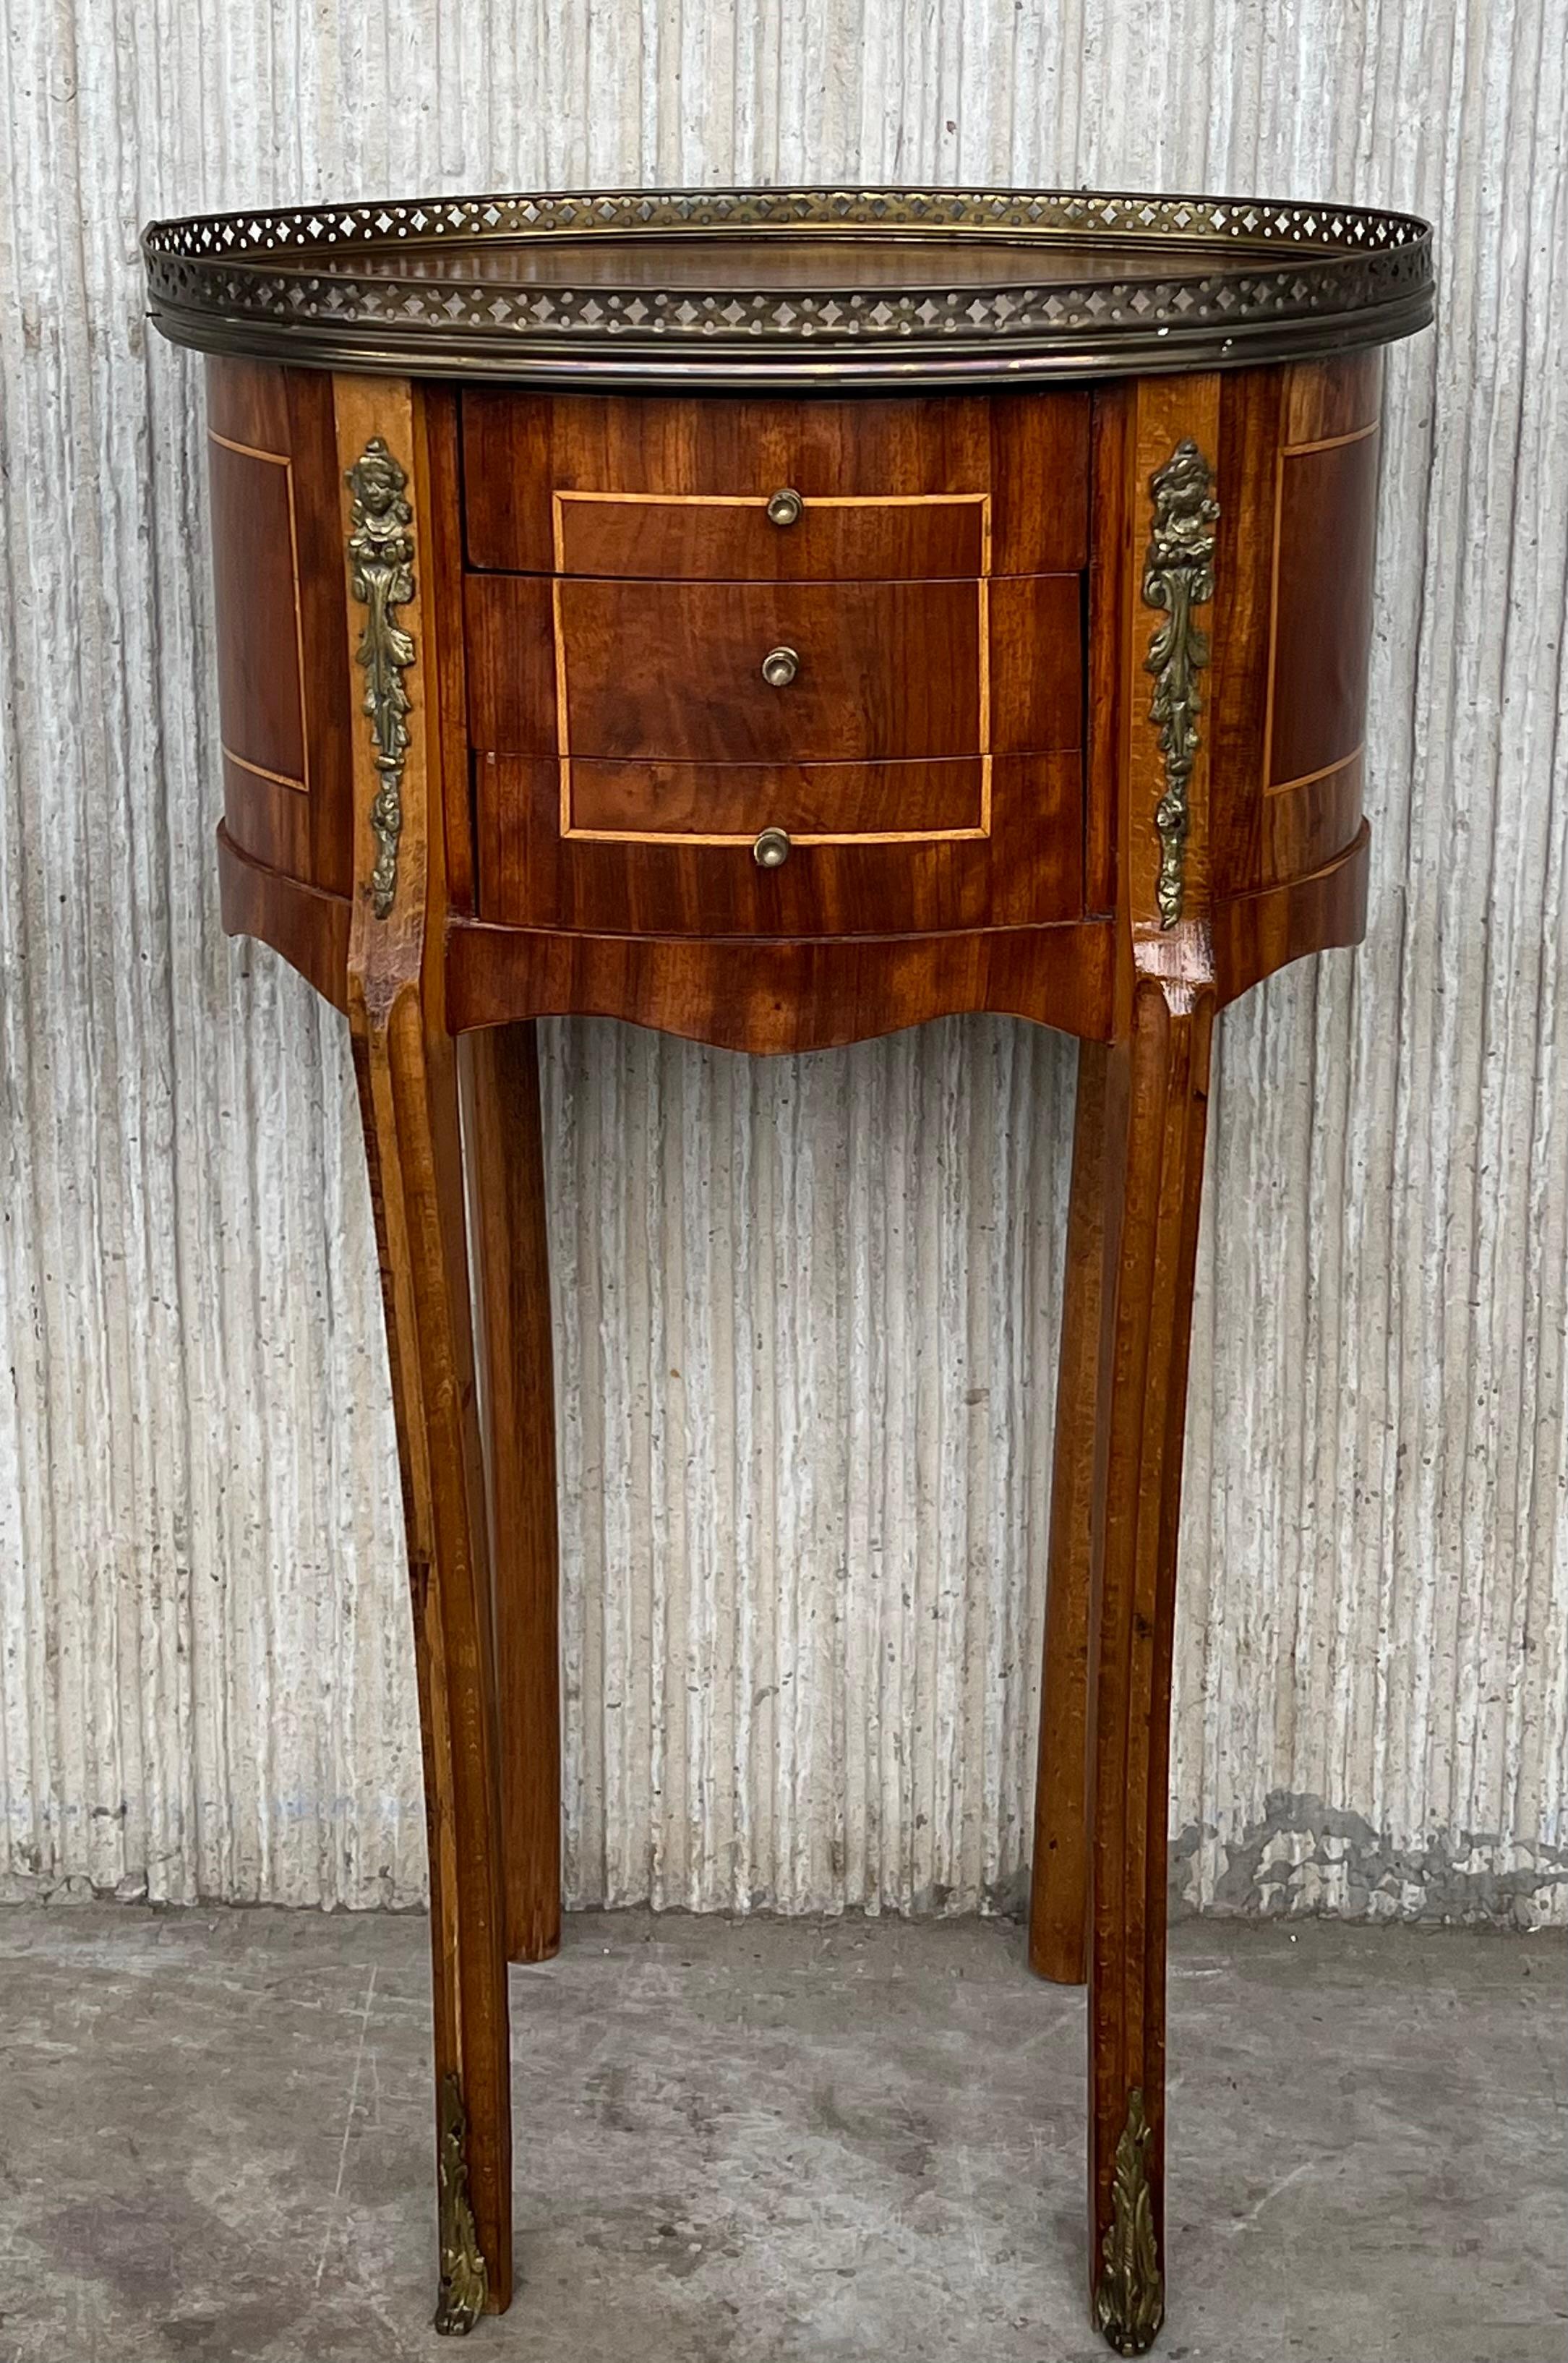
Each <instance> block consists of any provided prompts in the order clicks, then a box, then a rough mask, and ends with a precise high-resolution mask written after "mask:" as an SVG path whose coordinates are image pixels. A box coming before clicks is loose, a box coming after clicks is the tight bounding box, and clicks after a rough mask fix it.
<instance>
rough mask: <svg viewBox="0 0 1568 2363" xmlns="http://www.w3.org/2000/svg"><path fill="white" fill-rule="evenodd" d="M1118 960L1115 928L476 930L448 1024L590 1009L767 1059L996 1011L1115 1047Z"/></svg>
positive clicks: (450, 987)
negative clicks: (732, 933) (762, 938)
mask: <svg viewBox="0 0 1568 2363" xmlns="http://www.w3.org/2000/svg"><path fill="white" fill-rule="evenodd" d="M1114 961H1115V930H1114V927H1113V926H1112V925H1111V923H1110V921H1085V922H1083V923H1081V924H1079V925H1076V926H1061V927H999V928H990V929H981V930H976V931H973V932H970V933H967V934H962V935H944V936H902V937H898V936H894V937H888V936H877V937H867V936H861V937H840V938H837V939H834V938H832V937H812V938H807V939H803V940H796V941H793V942H790V941H767V942H762V943H749V942H740V941H736V940H735V939H734V938H730V939H728V940H720V941H712V940H709V941H706V942H693V941H689V940H688V941H683V940H679V939H675V938H671V937H635V936H588V935H566V934H552V933H549V932H547V931H546V930H544V929H540V928H529V927H492V926H484V925H483V924H482V923H478V922H464V923H460V924H458V925H456V926H453V927H452V929H451V931H450V933H449V935H448V937H447V1023H448V1025H449V1026H450V1027H451V1029H452V1031H453V1032H454V1033H460V1032H462V1031H463V1030H465V1029H466V1028H468V1027H469V1026H499V1025H502V1024H505V1023H506V1022H508V1021H509V1020H511V1019H513V1018H516V1017H542V1016H555V1015H564V1014H566V1013H568V1012H575V1013H577V1014H578V1015H585V1016H599V1017H624V1018H628V1019H630V1020H631V1022H632V1023H633V1024H634V1025H637V1026H656V1027H657V1028H658V1030H659V1031H660V1032H661V1033H666V1034H681V1035H684V1036H685V1037H687V1039H688V1040H689V1041H693V1042H712V1043H713V1044H714V1045H716V1047H717V1048H720V1049H725V1050H751V1051H762V1052H767V1051H777V1050H820V1049H826V1048H829V1047H830V1046H831V1045H834V1044H837V1043H843V1042H859V1041H864V1040H866V1039H867V1038H868V1037H870V1036H872V1035H877V1034H893V1033H897V1032H898V1031H899V1030H900V1027H902V1026H918V1025H920V1024H922V1022H923V1021H924V1020H925V1019H927V1018H930V1017H945V1016H948V1015H952V1014H954V1013H955V1012H956V1011H960V1010H978V1009H988V1010H995V1011H998V1012H1000V1013H1003V1014H1007V1015H1013V1016H1017V1017H1028V1018H1032V1020H1033V1021H1034V1022H1035V1023H1036V1024H1037V1025H1041V1026H1055V1027H1056V1028H1057V1029H1058V1030H1059V1031H1060V1032H1062V1033H1065V1034H1077V1035H1078V1036H1080V1037H1086V1036H1087V1037H1090V1038H1092V1039H1094V1040H1099V1041H1104V1040H1108V1039H1109V1038H1110V1029H1111V1010H1112V992H1111V986H1112V974H1113V968H1114Z"/></svg>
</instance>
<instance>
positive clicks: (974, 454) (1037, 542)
mask: <svg viewBox="0 0 1568 2363" xmlns="http://www.w3.org/2000/svg"><path fill="white" fill-rule="evenodd" d="M462 411H463V485H464V504H465V508H464V514H465V521H466V529H467V547H468V560H469V565H470V566H476V567H483V568H494V569H498V570H500V571H509V572H520V573H535V574H550V573H554V572H557V571H576V572H583V573H592V572H598V571H601V568H600V564H599V563H598V562H595V563H592V564H590V565H586V566H574V565H571V564H569V563H564V564H563V561H562V560H561V559H560V558H559V556H558V547H557V540H556V507H555V495H556V494H557V493H558V492H608V493H614V494H628V493H660V494H679V495H683V496H687V497H690V496H693V495H699V494H701V495H708V496H712V495H723V496H725V497H727V498H734V497H735V496H737V495H741V496H747V497H750V498H752V499H761V500H766V499H767V497H768V496H769V495H770V494H772V493H774V492H776V491H778V488H779V487H780V486H781V485H785V484H788V485H792V486H793V487H794V489H795V490H796V491H797V492H799V493H801V494H803V495H804V496H805V499H806V502H807V513H806V516H805V517H803V518H802V520H801V524H800V525H798V526H795V527H790V528H788V529H787V530H785V531H782V532H780V531H778V529H777V528H775V527H769V528H768V531H769V534H770V535H771V536H772V538H771V539H765V540H762V541H761V542H760V543H759V544H750V543H748V547H750V548H755V549H756V558H755V560H753V561H752V562H753V563H755V564H756V567H757V570H758V579H761V580H770V579H774V578H780V579H783V578H789V577H795V578H797V579H810V578H811V577H812V576H813V575H815V574H816V573H817V572H818V571H819V569H823V566H824V559H825V558H826V557H827V556H828V555H830V554H831V555H832V556H833V557H834V560H835V562H834V563H833V564H832V565H831V566H827V567H826V568H825V571H827V572H828V573H830V574H831V575H833V576H834V577H835V578H838V577H843V578H846V579H877V578H878V577H882V576H889V577H890V576H894V575H898V574H901V573H903V572H905V571H909V572H911V573H922V574H923V573H927V572H934V571H945V567H944V568H943V569H938V568H936V567H934V566H930V565H928V564H925V563H921V564H911V562H910V558H909V556H908V554H907V553H908V551H909V549H910V544H909V542H908V540H907V537H908V536H909V535H911V534H918V535H922V536H929V535H930V534H931V533H932V532H933V529H935V527H933V522H932V521H929V520H928V521H927V522H926V523H924V524H923V525H921V526H918V527H917V526H916V525H914V524H913V522H912V520H911V519H910V518H909V517H907V516H897V515H894V516H884V517H882V518H881V519H880V520H876V521H873V520H872V519H870V518H869V517H860V518H855V519H850V520H848V521H845V522H840V523H839V524H838V525H836V526H829V525H827V524H826V523H825V522H824V523H823V525H822V530H821V532H820V533H819V530H818V526H819V520H818V519H817V518H816V517H815V516H813V515H812V508H811V504H812V502H813V501H814V500H817V499H819V498H823V497H831V498H834V499H839V500H855V501H866V500H870V499H873V498H875V499H878V500H889V499H892V498H906V499H907V498H910V497H912V496H916V495H923V494H933V493H965V494H989V495H990V501H991V514H990V520H989V527H990V567H991V571H992V572H993V573H996V574H1046V573H1055V572H1057V571H1077V570H1078V569H1080V568H1081V567H1082V566H1083V565H1084V564H1085V562H1086V560H1087V559H1088V469H1087V464H1086V463H1087V459H1088V413H1089V405H1088V396H1087V395H1086V394H1083V393H1081V392H1077V391H1072V392H1064V393H1060V394H1055V393H1054V394H1032V395H1019V396H1012V395H1007V394H1000V395H995V396H989V397H986V396H980V397H975V396H964V395H947V396H943V397H941V398H938V399H935V400H931V399H926V400H922V399H918V398H911V397H905V398H904V399H901V400H892V401H886V400H878V399H871V400H863V401H856V402H845V401H837V402H835V401H833V400H831V399H822V400H818V401H808V402H778V401H731V400H725V399H723V397H717V398H713V397H709V398H705V399H703V400H701V401H695V400H689V401H682V400H679V399H670V398H668V397H662V398H660V397H655V398H648V397H646V396H644V397H638V396H620V395H613V394H610V395H582V394H579V395H555V396H552V395H548V394H527V393H522V392H517V391H513V390H512V389H510V388H507V389H497V390H494V391H491V390H489V389H480V388H473V387H469V388H465V390H464V393H463V396H462ZM825 515H826V513H824V517H825ZM586 529H587V528H586V527H585V525H584V524H583V522H582V521H581V520H574V526H573V530H574V531H583V530H586ZM646 530H648V531H649V532H651V533H653V534H655V535H656V537H657V534H658V533H659V532H660V531H662V530H663V527H661V526H659V525H658V524H657V523H655V524H652V525H650V526H649V527H647V528H646ZM731 530H732V527H731V524H730V523H729V522H728V521H725V520H715V519H712V518H709V519H707V520H706V521H703V522H701V523H695V524H688V525H687V526H686V527H685V528H684V531H686V532H687V533H690V534H702V535H706V536H707V537H710V539H709V541H708V543H707V546H706V549H705V551H693V553H692V554H691V555H690V556H689V557H687V559H686V560H685V561H684V562H683V563H682V564H680V565H676V566H668V567H666V566H663V565H660V566H659V567H657V569H654V568H652V567H651V566H649V567H647V568H646V570H645V565H644V564H638V565H635V566H629V567H627V568H625V569H624V571H626V572H628V573H634V572H635V573H641V572H643V571H658V572H661V573H667V574H669V575H681V574H690V575H701V574H709V575H712V574H716V573H721V572H722V573H730V572H735V573H743V572H744V573H749V571H750V567H749V565H747V566H746V567H745V568H739V567H735V566H734V563H733V554H734V544H733V542H732V541H731V540H730V539H729V538H728V536H729V534H730V532H731ZM715 536H717V537H719V538H716V539H714V538H712V537H715ZM794 536H799V537H800V538H799V539H796V538H792V537H794ZM835 537H837V538H836V539H835ZM868 537H869V538H868ZM888 537H891V538H888ZM925 547H927V548H928V549H929V548H931V547H932V546H931V545H930V544H929V543H927V544H926V545H925ZM878 548H883V549H888V550H889V553H890V554H892V555H893V557H894V562H893V563H891V564H889V565H886V566H882V565H875V564H872V563H870V560H871V558H872V557H873V556H874V554H875V552H876V550H877V549H878ZM900 551H902V552H905V553H906V554H905V555H899V553H900ZM607 571H608V570H607ZM955 571H963V572H966V573H972V572H975V571H978V570H977V569H976V568H972V567H966V568H963V569H961V570H955Z"/></svg>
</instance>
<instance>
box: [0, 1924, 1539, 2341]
mask: <svg viewBox="0 0 1568 2363" xmlns="http://www.w3.org/2000/svg"><path fill="white" fill-rule="evenodd" d="M1565 1969H1568V1950H1565V1948H1564V1947H1562V1945H1561V1944H1560V1943H1557V1942H1555V1941H1553V1940H1551V1939H1549V1938H1537V1939H1531V1938H1510V1937H1507V1936H1495V1935H1469V1934H1465V1933H1462V1932H1448V1931H1441V1930H1434V1931H1431V1932H1430V1933H1429V1932H1426V1931H1421V1930H1412V1929H1393V1930H1390V1929H1375V1930H1355V1929H1350V1928H1345V1927H1337V1926H1333V1925H1319V1924H1315V1923H1306V1924H1303V1925H1301V1926H1300V1927H1299V1928H1298V1929H1297V1931H1296V1932H1295V1934H1294V1935H1293V1934H1292V1933H1291V1932H1289V1931H1287V1930H1286V1929H1285V1928H1283V1927H1281V1926H1279V1925H1272V1926H1266V1927H1252V1926H1243V1925H1238V1924H1236V1923H1234V1922H1230V1923H1225V1922H1212V1921H1210V1922H1205V1923H1198V1924H1192V1925H1187V1926H1184V1927H1181V1928H1178V1929H1177V1930H1176V1932H1175V1934H1174V1940H1173V1958H1172V1976H1171V2007H1172V2031H1171V2059H1172V2076H1173V2090H1172V2124H1171V2143H1172V2148H1171V2194H1170V2252H1171V2258H1172V2268H1171V2274H1170V2281H1171V2287H1170V2321H1169V2324H1168V2326H1167V2328H1166V2330H1165V2333H1164V2334H1163V2335H1162V2337H1161V2339H1160V2341H1159V2344H1158V2349H1157V2351H1158V2352H1159V2353H1160V2354H1162V2355H1164V2356H1165V2357H1170V2358H1172V2363H1176V2358H1183V2357H1185V2358H1189V2363H1198V2358H1206V2359H1209V2363H1273V2359H1274V2358H1276V2357H1292V2358H1302V2357H1306V2358H1310V2363H1379V2358H1393V2357H1400V2358H1409V2363H1563V2358H1564V2357H1565V2356H1568V2277H1565V2271H1564V2262H1565V2257H1568V2196H1565V2191H1564V2180H1565V2177H1564V2131H1565V2116H1568V2078H1565V2073H1564V2051H1563V2042H1562V2036H1563V2010H1562V2004H1563V1999H1564V1972H1565ZM427 1992H428V1981H427V1971H426V1964H425V1926H424V1925H423V1923H422V1922H419V1921H416V1920H411V1919H393V1918H385V1917H367V1918H359V1919H348V1918H337V1919H326V1918H320V1917H312V1916H306V1915H305V1914H286V1913H281V1912H232V1911H230V1912H217V1911H202V1912H196V1913H181V1914H157V1913H152V1912H149V1911H146V1910H138V1909H134V1908H129V1907H126V1906H116V1905H103V1906H86V1907H73V1906H68V1907H64V1908H57V1909H35V1908H32V1907H28V1908H25V1909H16V1910H11V1911H8V1912H6V1913H0V2186H3V2189H4V2192H5V2200H4V2214H3V2217H0V2358H4V2363H45V2358H48V2363H153V2358H157V2363H226V2358H229V2357H235V2358H238V2357H257V2358H263V2357H264V2358H267V2363H294V2358H298V2363H330V2358H344V2363H383V2358H385V2363H391V2358H393V2357H397V2358H414V2357H420V2358H435V2357H441V2358H442V2363H454V2357H456V2356H458V2355H459V2354H463V2355H466V2356H468V2357H471V2358H472V2363H622V2358H632V2363H764V2358H766V2363H819V2358H820V2363H1077V2358H1079V2357H1084V2358H1088V2357H1093V2358H1095V2363H1102V2358H1103V2357H1104V2355H1105V2353H1106V2351H1107V2350H1105V2349H1104V2348H1102V2347H1101V2346H1099V2342H1098V2341H1097V2340H1096V2339H1095V2338H1094V2336H1093V2335H1091V2333H1090V2331H1089V2329H1088V2322H1087V2317H1086V2311H1085V2302H1084V2298H1083V2294H1082V2276H1083V2270H1084V2263H1083V2247H1082V2243H1083V2233H1082V2225H1081V2217H1080V2178H1081V2163H1080V2161H1081V2157H1082V2149H1083V2133H1082V2108H1083V2047H1084V2003H1083V1996H1082V1994H1081V1993H1080V1992H1075V1991H1061V1990H1058V1989H1056V1988H1053V1987H1049V1986H1043V1985H1040V1984H1037V1983H1036V1982H1035V1981H1034V1980H1032V1978H1031V1977H1030V1976H1029V1975H1028V1973H1027V1971H1026V1970H1025V1969H1024V1967H1023V1963H1022V1958H1021V1936H1020V1933H1019V1931H1018V1930H1016V1929H1015V1928H1012V1927H1010V1926H1009V1925H1006V1924H1002V1923H998V1922H994V1921H992V1922H975V1921H966V1922H948V1923H941V1922H937V1923H930V1922H927V1923H922V1924H917V1925H907V1924H900V1923H898V1922H892V1921H880V1922H878V1921H869V1922H868V1921H864V1920H850V1921H845V1922H841V1923H837V1924H834V1925H821V1924H819V1923H800V1922H778V1921H751V1922H745V1923H740V1924H729V1923H725V1922H723V1921H718V1920H690V1919H677V1918H666V1919H662V1920H654V1919H652V1918H650V1917H649V1916H648V1915H647V1914H641V1913H636V1914H615V1915H613V1916H582V1917H578V1918H574V1919H572V1920H571V1921H570V1922H569V1925H568V1932H567V1940H566V1947H565V1950H564V1952H563V1953H562V1956H561V1958H560V1959H559V1960H558V1961H554V1962H551V1963H549V1964H547V1966H546V1967H544V1968H542V1969H525V1970H515V1971H514V1972H513V2013H514V2025H515V2032H514V2058H515V2080H516V2111H517V2161H516V2188H517V2207H518V2233H517V2238H518V2259H519V2264H520V2266H521V2269H522V2274H523V2278H524V2283H525V2286H524V2287H523V2288H522V2289H521V2291H520V2292H519V2294H518V2297H517V2299H516V2301H515V2302H514V2304H513V2310H512V2312H511V2313H510V2314H508V2315H507V2316H506V2317H505V2319H504V2320H502V2321H489V2322H486V2323H485V2324H482V2325H481V2326H480V2329H479V2331H478V2332H476V2334H475V2335H474V2339H473V2341H472V2342H471V2343H470V2344H469V2346H467V2347H466V2348H457V2347H454V2346H452V2345H451V2344H450V2343H449V2342H447V2341H443V2340H437V2339H436V2337H435V2335H434V2334H433V2333H432V2332H431V2331H430V2329H429V2327H428V2324H429V2313H430V2305H431V2300H432V2295H433V2236H434V2235H433V2222H432V2217H433V2203H434V2202H433V2197H432V2187H431V2186H432V2174H431V2163H430V2147H431V2137H430V2124H431V2114H430V2111H431V2104H430V2099H429V2092H428V2087H427V2083H426V2074H427V2069H426V2031H427V2030H426V2002H427Z"/></svg>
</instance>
